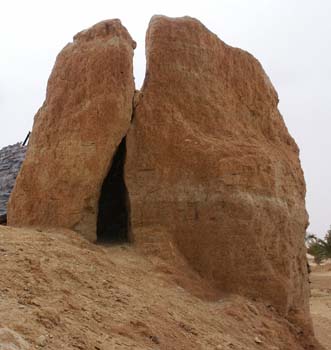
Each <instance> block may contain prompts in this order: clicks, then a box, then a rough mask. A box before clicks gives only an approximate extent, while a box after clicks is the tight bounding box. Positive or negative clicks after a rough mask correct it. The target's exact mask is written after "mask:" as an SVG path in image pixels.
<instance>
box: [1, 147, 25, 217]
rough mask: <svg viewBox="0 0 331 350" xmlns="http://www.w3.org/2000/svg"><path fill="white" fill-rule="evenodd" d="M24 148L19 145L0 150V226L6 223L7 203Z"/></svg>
mask: <svg viewBox="0 0 331 350" xmlns="http://www.w3.org/2000/svg"><path fill="white" fill-rule="evenodd" d="M25 152H26V147H25V146H22V144H21V143H16V144H15V145H11V146H7V147H4V148H2V149H1V150H0V224H1V223H5V222H6V220H7V219H6V217H7V203H8V200H9V197H10V194H11V191H12V190H13V187H14V185H15V180H16V177H17V174H18V172H19V170H20V168H21V165H22V162H23V160H24V157H25Z"/></svg>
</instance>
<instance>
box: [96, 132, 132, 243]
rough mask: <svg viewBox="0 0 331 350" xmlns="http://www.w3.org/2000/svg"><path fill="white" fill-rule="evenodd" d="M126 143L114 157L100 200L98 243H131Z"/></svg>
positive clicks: (120, 146)
mask: <svg viewBox="0 0 331 350" xmlns="http://www.w3.org/2000/svg"><path fill="white" fill-rule="evenodd" d="M125 156H126V141H125V138H123V139H122V141H121V143H120V145H119V146H118V148H117V150H116V153H115V155H114V157H113V162H112V165H111V168H110V171H109V173H108V175H107V177H106V178H105V180H104V182H103V185H102V189H101V195H100V199H99V211H98V221H97V242H100V243H123V242H128V241H129V226H130V224H129V197H128V191H127V188H126V186H125V182H124V163H125Z"/></svg>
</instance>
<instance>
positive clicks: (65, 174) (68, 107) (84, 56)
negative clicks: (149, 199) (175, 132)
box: [8, 20, 135, 240]
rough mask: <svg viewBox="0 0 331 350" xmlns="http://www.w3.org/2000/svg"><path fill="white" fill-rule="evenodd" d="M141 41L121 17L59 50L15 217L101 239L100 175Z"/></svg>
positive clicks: (128, 99) (11, 214) (123, 126)
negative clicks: (98, 225)
mask: <svg viewBox="0 0 331 350" xmlns="http://www.w3.org/2000/svg"><path fill="white" fill-rule="evenodd" d="M134 47H135V43H134V42H133V40H132V39H131V37H130V35H129V33H128V32H127V30H126V29H125V28H124V27H123V26H122V25H121V22H120V21H119V20H109V21H104V22H101V23H98V24H96V25H95V26H93V27H91V28H90V29H88V30H85V31H82V32H80V33H79V34H77V35H76V36H75V37H74V41H73V43H70V44H68V45H67V46H66V47H65V48H64V49H63V50H62V51H61V53H60V54H59V56H58V57H57V60H56V63H55V67H54V69H53V71H52V74H51V76H50V79H49V82H48V86H47V95H46V100H45V102H44V104H43V106H42V107H41V109H40V110H39V112H38V113H37V115H36V117H35V122H34V127H33V132H32V135H31V139H30V144H29V149H28V152H27V157H26V160H25V162H24V165H23V168H22V171H21V173H20V175H19V177H18V178H17V183H16V186H15V189H14V191H13V194H12V196H11V200H10V203H9V208H8V221H9V224H11V225H15V226H47V227H67V228H73V229H75V230H76V231H78V232H80V233H81V234H83V235H84V236H85V237H87V238H89V239H91V240H95V238H96V216H97V210H98V201H99V196H100V190H101V186H102V182H103V180H104V178H105V177H106V175H107V173H108V170H109V169H110V166H111V161H112V157H113V155H114V152H115V150H116V148H117V147H118V145H119V143H120V141H121V140H122V138H123V136H124V135H125V134H126V132H127V129H128V127H129V125H130V120H131V116H132V99H133V94H134V81H133V73H132V57H133V49H134Z"/></svg>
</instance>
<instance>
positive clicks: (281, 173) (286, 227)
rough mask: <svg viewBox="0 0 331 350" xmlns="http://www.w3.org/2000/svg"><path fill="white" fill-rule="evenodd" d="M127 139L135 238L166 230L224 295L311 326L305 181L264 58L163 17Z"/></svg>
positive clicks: (152, 30)
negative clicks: (262, 304)
mask: <svg viewBox="0 0 331 350" xmlns="http://www.w3.org/2000/svg"><path fill="white" fill-rule="evenodd" d="M146 45H147V48H146V56H147V73H146V79H145V82H144V85H143V89H142V91H141V95H140V97H139V99H137V101H138V102H137V107H136V109H135V114H134V119H133V125H132V127H131V128H130V130H129V133H128V136H127V161H126V183H127V187H128V191H129V197H130V202H131V224H132V234H133V237H135V240H136V241H138V242H144V241H145V240H146V239H145V238H144V235H145V232H146V231H147V230H148V232H153V228H154V231H155V232H160V231H164V232H167V234H169V235H170V237H172V239H173V241H174V243H175V244H176V245H178V247H179V249H180V251H181V252H182V253H183V254H184V255H185V257H186V259H187V260H188V261H189V263H190V265H191V266H193V267H194V268H195V270H197V271H199V272H200V274H201V275H202V276H204V277H205V278H206V279H208V280H209V281H212V282H213V283H214V284H215V285H216V286H217V287H218V288H219V290H221V291H224V292H230V293H232V292H233V293H240V294H244V295H249V296H251V297H254V298H258V299H260V298H262V299H263V300H267V301H268V302H270V304H271V305H273V306H275V307H276V308H277V309H278V310H280V311H281V312H282V313H283V314H284V315H287V316H288V317H290V318H291V317H293V318H295V319H296V320H297V321H298V320H299V322H300V323H301V324H306V323H307V325H308V329H309V328H310V321H309V316H308V314H309V306H308V283H307V269H306V260H305V247H304V243H303V237H304V232H305V229H306V227H307V222H308V219H307V213H306V210H305V182H304V178H303V173H302V170H301V166H300V162H299V152H298V147H297V146H296V144H295V142H294V141H293V139H292V138H291V136H290V135H289V133H288V131H287V129H286V126H285V124H284V121H283V119H282V117H281V115H280V113H279V111H278V109H277V104H278V97H277V93H276V91H275V89H274V88H273V86H272V84H271V83H270V80H269V78H268V77H267V75H266V74H265V72H264V71H263V68H262V67H261V65H260V63H259V62H258V61H257V60H256V59H255V58H254V57H253V56H251V55H250V54H248V53H247V52H245V51H243V50H240V49H237V48H233V47H230V46H228V45H226V44H225V43H223V42H222V41H221V40H219V39H218V37H217V36H216V35H214V34H213V33H211V32H210V31H209V30H207V29H206V28H205V27H204V26H203V25H202V24H201V23H200V22H199V21H197V20H194V19H192V18H188V17H185V18H178V19H170V18H167V17H162V16H156V17H153V19H152V20H151V22H150V25H149V28H148V32H147V38H146Z"/></svg>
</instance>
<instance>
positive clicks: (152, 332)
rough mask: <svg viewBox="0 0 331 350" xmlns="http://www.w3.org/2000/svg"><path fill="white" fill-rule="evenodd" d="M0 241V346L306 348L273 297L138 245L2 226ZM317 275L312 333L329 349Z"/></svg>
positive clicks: (324, 288) (329, 319)
mask: <svg viewBox="0 0 331 350" xmlns="http://www.w3.org/2000/svg"><path fill="white" fill-rule="evenodd" d="M0 242H1V245H0V348H1V350H27V349H49V350H55V349H56V350H58V349H68V350H74V349H87V350H90V349H91V350H109V349H137V350H139V349H141V350H143V349H144V350H149V349H176V350H180V349H201V350H202V349H203V350H205V349H206V350H209V349H213V350H215V349H217V350H222V349H237V350H240V349H242V350H244V349H245V350H250V349H254V350H255V349H269V350H299V349H300V350H303V349H310V347H309V344H307V342H306V340H305V339H303V338H302V337H303V335H302V333H301V332H300V330H299V329H297V328H296V327H294V326H293V325H291V324H290V323H289V322H287V321H286V320H284V319H283V318H282V317H280V316H278V314H277V312H276V311H275V309H274V308H273V307H272V305H265V304H263V303H259V302H257V301H249V300H247V299H244V298H241V297H238V296H230V295H227V296H218V297H216V295H213V291H212V290H211V289H209V288H208V286H204V285H203V284H202V281H201V280H200V279H199V277H198V276H195V275H194V273H193V272H190V271H184V269H185V268H184V265H181V267H180V268H176V267H174V266H173V264H170V263H169V262H168V261H167V260H163V259H161V258H157V257H155V255H154V256H153V255H152V254H151V255H148V254H147V255H146V252H145V253H144V254H142V253H141V251H138V250H137V249H136V248H135V247H133V246H132V245H128V244H127V245H126V244H122V245H109V246H107V245H95V244H92V243H89V242H88V241H86V240H85V239H83V238H82V237H80V236H79V235H77V234H75V233H74V232H72V231H69V230H66V231H61V232H60V231H48V232H42V231H37V230H32V229H31V230H30V229H29V230H28V229H16V228H15V229H14V228H11V227H6V226H0ZM153 249H154V250H155V249H156V250H157V247H150V249H149V251H150V252H151V251H153ZM178 266H180V265H178ZM311 279H312V282H313V283H312V284H313V296H312V312H313V317H314V323H315V326H316V334H317V336H318V337H319V339H320V340H321V342H323V343H324V344H325V346H329V348H328V349H330V344H331V343H330V329H331V328H330V325H331V313H330V310H331V309H330V303H331V298H330V272H329V271H316V272H314V273H313V275H312V276H311ZM203 293H205V295H204V297H203V298H202V295H203ZM304 343H305V345H306V346H305V347H304V346H303V345H302V344H304Z"/></svg>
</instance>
